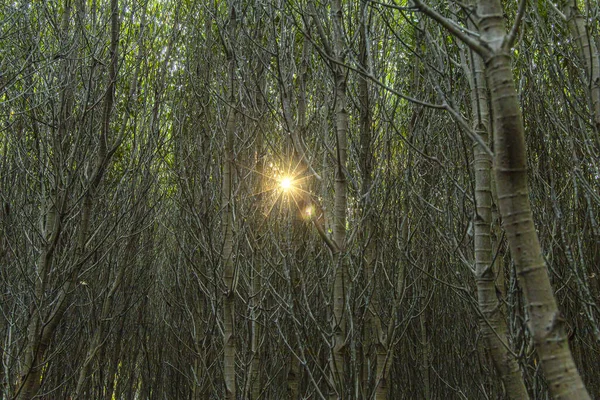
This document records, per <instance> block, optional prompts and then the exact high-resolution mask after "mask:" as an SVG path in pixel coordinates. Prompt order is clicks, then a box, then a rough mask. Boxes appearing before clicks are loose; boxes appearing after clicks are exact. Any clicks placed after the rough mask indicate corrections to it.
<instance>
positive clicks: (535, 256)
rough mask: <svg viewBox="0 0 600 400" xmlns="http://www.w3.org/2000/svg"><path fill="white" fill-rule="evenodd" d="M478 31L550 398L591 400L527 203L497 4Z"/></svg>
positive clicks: (502, 179) (513, 242) (518, 118)
mask: <svg viewBox="0 0 600 400" xmlns="http://www.w3.org/2000/svg"><path fill="white" fill-rule="evenodd" d="M477 13H478V16H479V17H480V18H481V20H480V26H479V31H480V33H481V39H482V40H483V41H484V42H485V43H486V44H487V46H488V48H489V51H486V53H485V54H483V57H484V61H485V66H486V74H487V80H488V85H489V88H490V96H491V104H492V112H493V116H494V135H495V137H494V151H495V164H494V167H495V175H496V186H497V193H498V202H499V207H500V214H501V216H502V219H503V225H504V229H505V231H506V235H507V238H508V243H509V246H510V250H511V255H512V257H513V260H514V262H515V266H516V269H517V273H518V276H519V281H520V284H521V286H522V288H523V293H524V296H525V299H526V303H527V310H528V314H529V328H530V330H531V333H532V335H533V338H534V343H535V346H536V350H537V352H538V355H539V358H540V361H541V366H542V370H543V371H544V375H545V377H546V380H547V382H548V387H549V389H550V393H551V394H552V396H553V397H554V398H556V399H589V398H590V396H589V394H588V393H587V391H586V389H585V387H584V386H583V382H582V380H581V377H580V376H579V373H578V372H577V369H576V367H575V363H574V361H573V357H572V355H571V352H570V350H569V344H568V342H567V335H566V324H565V321H564V319H563V317H562V315H561V314H560V312H559V310H558V307H557V304H556V300H555V298H554V295H553V291H552V286H551V285H550V279H549V277H548V270H547V268H546V264H545V261H544V258H543V256H542V251H541V247H540V241H539V239H538V236H537V232H536V230H535V225H534V223H533V215H532V212H531V205H530V203H529V186H528V180H527V155H526V148H525V132H524V127H523V117H522V115H521V110H520V108H519V99H518V96H517V92H516V89H515V86H514V81H513V75H512V69H511V56H510V46H511V45H512V43H510V41H509V40H507V38H508V36H507V35H506V30H505V27H504V19H503V9H502V3H501V1H500V0H479V2H478V7H477Z"/></svg>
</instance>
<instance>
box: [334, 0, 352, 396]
mask: <svg viewBox="0 0 600 400" xmlns="http://www.w3.org/2000/svg"><path fill="white" fill-rule="evenodd" d="M332 13H333V20H334V23H333V25H334V57H335V59H336V60H337V61H338V62H340V63H343V62H344V56H343V53H344V37H343V27H342V4H341V0H333V1H332ZM333 68H334V79H335V106H336V108H335V129H336V142H337V154H336V156H337V165H336V169H335V185H334V187H335V200H334V216H333V241H334V242H335V244H336V246H337V249H338V250H339V251H338V252H336V254H335V257H334V271H335V278H334V284H333V320H332V325H333V354H332V365H331V369H332V377H333V379H332V384H333V385H334V387H336V388H337V393H336V391H332V393H331V395H330V397H331V398H343V397H344V395H343V393H344V350H345V340H346V326H345V313H344V308H345V297H346V287H345V286H346V285H345V281H346V271H345V265H346V263H345V262H344V249H345V245H346V203H347V194H346V191H347V181H346V175H345V169H346V158H347V150H348V138H347V132H348V111H347V108H346V84H347V82H346V79H347V70H346V68H343V67H341V66H340V65H335V66H334V67H333Z"/></svg>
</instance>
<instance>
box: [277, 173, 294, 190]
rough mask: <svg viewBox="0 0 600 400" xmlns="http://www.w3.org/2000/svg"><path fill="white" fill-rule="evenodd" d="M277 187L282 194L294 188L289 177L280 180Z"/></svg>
mask: <svg viewBox="0 0 600 400" xmlns="http://www.w3.org/2000/svg"><path fill="white" fill-rule="evenodd" d="M279 187H280V188H281V190H283V191H284V192H287V191H290V190H291V189H292V188H293V187H294V184H293V181H292V178H290V177H289V176H286V177H283V178H281V180H280V181H279Z"/></svg>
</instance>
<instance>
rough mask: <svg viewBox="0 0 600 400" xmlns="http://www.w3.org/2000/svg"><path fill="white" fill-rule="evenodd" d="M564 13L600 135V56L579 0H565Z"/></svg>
mask: <svg viewBox="0 0 600 400" xmlns="http://www.w3.org/2000/svg"><path fill="white" fill-rule="evenodd" d="M563 12H564V15H565V18H566V19H567V24H568V26H569V30H570V31H571V36H573V39H574V40H575V44H576V45H577V50H578V51H579V56H580V57H581V60H582V61H583V65H584V66H585V72H586V75H587V78H588V82H587V84H588V85H589V86H588V89H589V91H590V103H591V107H592V108H591V114H592V119H593V123H594V126H595V130H596V134H600V54H599V53H598V47H597V46H596V42H594V40H593V38H592V35H591V33H590V29H589V26H588V24H587V22H586V18H585V16H583V15H582V14H581V11H580V10H579V7H578V6H577V0H565V1H564V3H563Z"/></svg>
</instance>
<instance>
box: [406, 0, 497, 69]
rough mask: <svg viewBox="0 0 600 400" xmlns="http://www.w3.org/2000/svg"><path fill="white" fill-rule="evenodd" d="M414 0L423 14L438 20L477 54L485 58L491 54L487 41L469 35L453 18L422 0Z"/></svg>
mask: <svg viewBox="0 0 600 400" xmlns="http://www.w3.org/2000/svg"><path fill="white" fill-rule="evenodd" d="M413 1H414V2H415V5H416V6H417V8H418V9H419V10H421V12H422V13H423V14H425V15H427V16H428V17H430V18H431V19H433V20H434V21H436V22H438V23H439V24H440V25H442V26H443V27H444V28H446V30H447V31H448V32H450V33H451V34H452V35H454V36H455V37H456V38H457V39H459V40H461V41H462V42H464V43H465V44H466V45H467V46H469V47H470V48H471V49H473V51H475V52H476V53H477V54H479V55H480V56H482V57H484V58H485V57H486V56H489V55H490V53H491V50H489V49H488V47H487V46H486V45H485V43H483V42H482V41H481V40H477V39H474V38H473V37H471V36H469V35H468V34H467V33H465V31H464V30H463V28H461V27H459V26H457V25H456V24H454V23H453V22H452V21H451V20H449V19H448V18H446V17H444V16H443V15H441V14H440V13H438V12H437V11H435V10H434V9H433V8H431V7H429V6H428V5H426V4H424V3H422V2H421V0H413Z"/></svg>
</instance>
